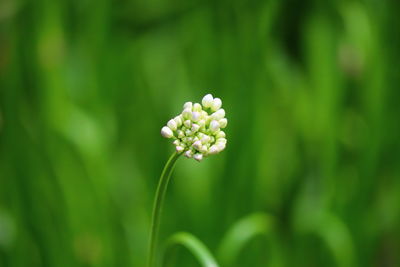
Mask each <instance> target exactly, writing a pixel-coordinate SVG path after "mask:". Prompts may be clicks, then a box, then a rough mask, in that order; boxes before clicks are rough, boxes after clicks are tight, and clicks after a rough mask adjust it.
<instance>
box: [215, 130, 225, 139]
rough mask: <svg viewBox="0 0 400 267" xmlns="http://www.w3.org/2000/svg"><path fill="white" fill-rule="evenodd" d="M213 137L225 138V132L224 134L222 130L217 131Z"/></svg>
mask: <svg viewBox="0 0 400 267" xmlns="http://www.w3.org/2000/svg"><path fill="white" fill-rule="evenodd" d="M215 137H217V138H225V137H226V134H225V132H224V131H219V132H218V133H217V134H216V135H215Z"/></svg>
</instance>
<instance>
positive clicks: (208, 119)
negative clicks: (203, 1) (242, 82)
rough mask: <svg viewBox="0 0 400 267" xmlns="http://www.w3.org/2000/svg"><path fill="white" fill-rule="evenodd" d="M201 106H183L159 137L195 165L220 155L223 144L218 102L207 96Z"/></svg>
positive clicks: (222, 114)
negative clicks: (206, 158) (170, 141)
mask: <svg viewBox="0 0 400 267" xmlns="http://www.w3.org/2000/svg"><path fill="white" fill-rule="evenodd" d="M201 103H202V104H199V103H192V102H186V103H185V104H184V105H183V110H182V113H181V114H179V115H178V116H176V117H174V118H173V119H171V120H169V121H168V123H167V126H164V127H163V128H162V129H161V135H162V136H164V137H166V138H173V139H174V142H173V144H174V145H175V149H176V152H177V153H183V154H184V155H185V156H186V157H188V158H194V159H195V160H197V161H201V160H202V159H203V158H205V157H207V156H209V155H214V154H217V153H219V152H221V151H222V150H224V149H225V147H226V143H227V140H226V134H225V132H224V131H222V130H221V129H222V128H225V127H226V126H227V124H228V120H227V119H226V118H225V110H224V109H223V108H221V106H222V101H221V99H219V98H213V96H212V95H211V94H207V95H206V96H204V97H203V99H202V102H201Z"/></svg>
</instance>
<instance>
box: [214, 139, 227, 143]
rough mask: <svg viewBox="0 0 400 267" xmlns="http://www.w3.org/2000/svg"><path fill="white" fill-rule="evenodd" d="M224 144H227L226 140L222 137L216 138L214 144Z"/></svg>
mask: <svg viewBox="0 0 400 267" xmlns="http://www.w3.org/2000/svg"><path fill="white" fill-rule="evenodd" d="M226 142H227V140H226V138H223V137H222V138H218V139H217V142H216V143H217V144H218V143H222V144H226Z"/></svg>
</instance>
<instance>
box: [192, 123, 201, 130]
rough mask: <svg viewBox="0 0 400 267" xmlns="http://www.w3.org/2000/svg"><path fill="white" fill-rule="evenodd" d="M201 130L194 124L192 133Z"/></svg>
mask: <svg viewBox="0 0 400 267" xmlns="http://www.w3.org/2000/svg"><path fill="white" fill-rule="evenodd" d="M199 129H200V126H199V125H197V124H195V123H193V124H192V132H197V131H198V130H199Z"/></svg>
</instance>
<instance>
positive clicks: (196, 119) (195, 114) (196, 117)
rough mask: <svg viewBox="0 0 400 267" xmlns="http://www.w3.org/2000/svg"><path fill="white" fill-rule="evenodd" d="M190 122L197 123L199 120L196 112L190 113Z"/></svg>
mask: <svg viewBox="0 0 400 267" xmlns="http://www.w3.org/2000/svg"><path fill="white" fill-rule="evenodd" d="M192 120H193V121H194V122H197V121H198V120H200V113H199V112H197V111H193V112H192Z"/></svg>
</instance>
